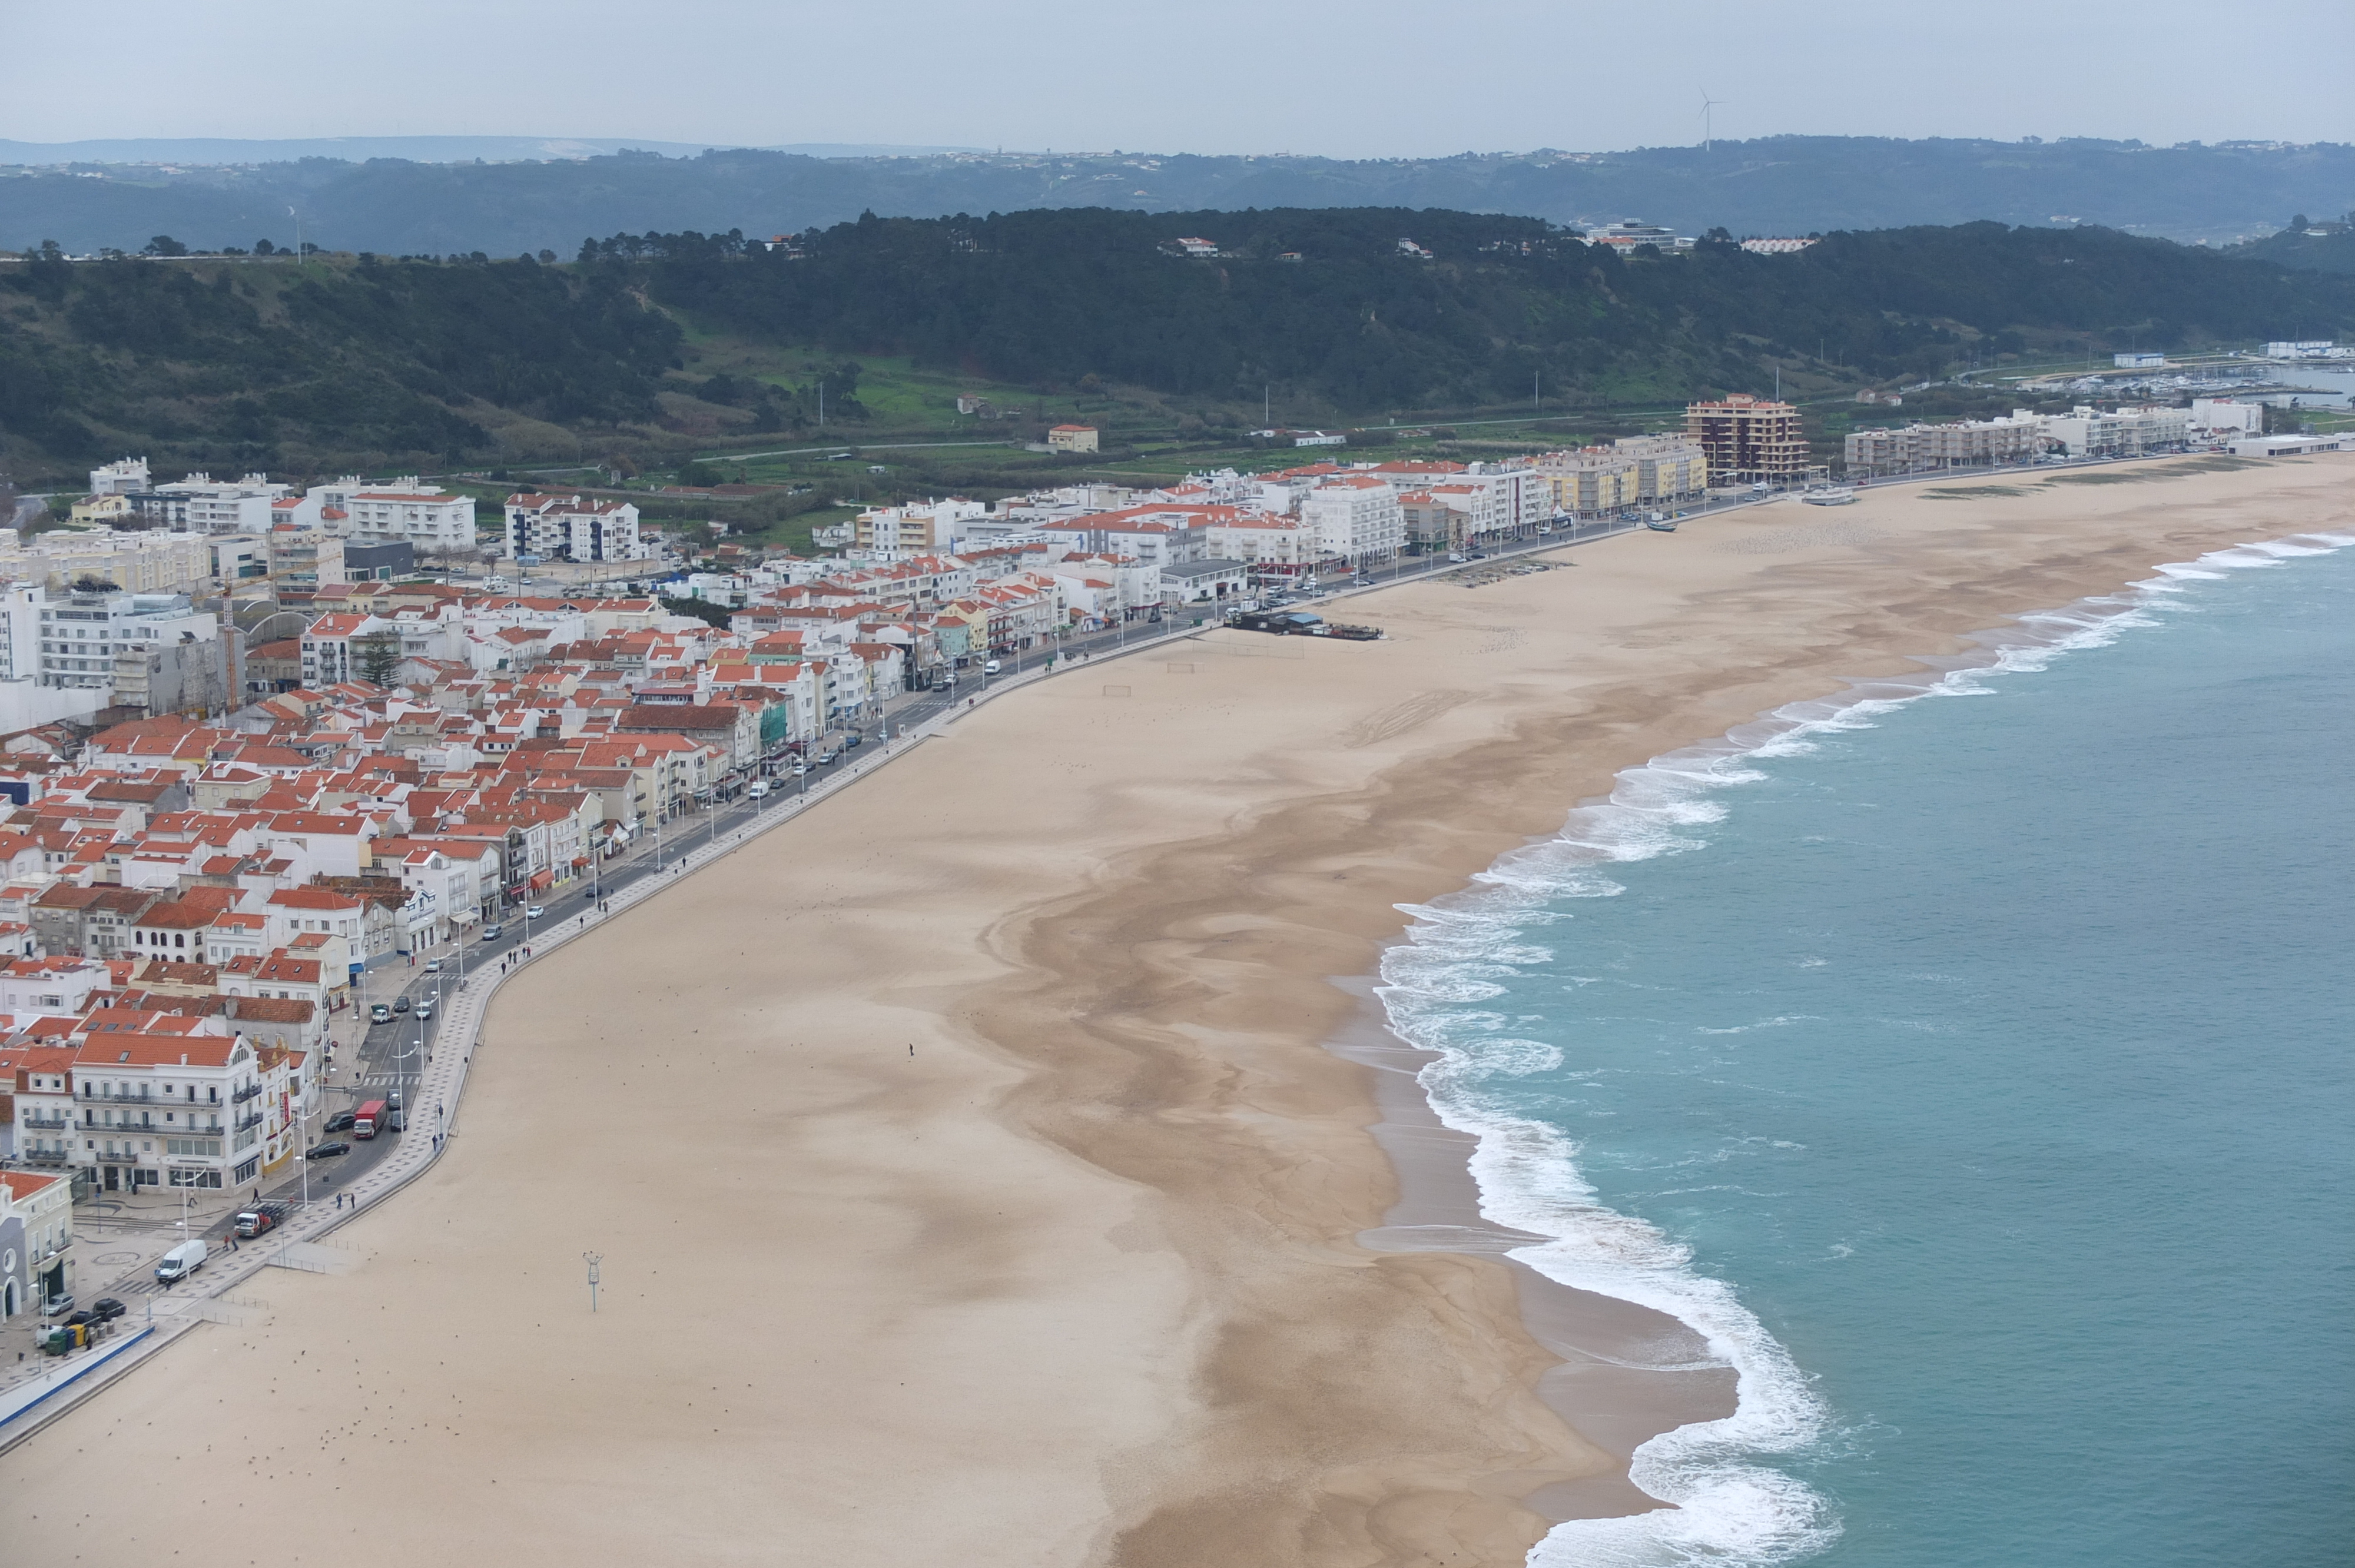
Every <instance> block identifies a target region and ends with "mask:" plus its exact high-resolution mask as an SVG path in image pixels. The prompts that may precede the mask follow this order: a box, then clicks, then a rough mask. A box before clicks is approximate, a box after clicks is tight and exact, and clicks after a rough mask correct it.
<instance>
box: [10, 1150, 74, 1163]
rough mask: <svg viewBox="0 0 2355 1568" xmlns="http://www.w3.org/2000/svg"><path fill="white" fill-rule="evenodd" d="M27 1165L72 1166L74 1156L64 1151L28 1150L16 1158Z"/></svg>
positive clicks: (68, 1151)
mask: <svg viewBox="0 0 2355 1568" xmlns="http://www.w3.org/2000/svg"><path fill="white" fill-rule="evenodd" d="M16 1158H17V1159H19V1160H23V1161H24V1162H25V1163H26V1164H27V1165H70V1164H72V1163H73V1154H72V1152H71V1151H70V1150H63V1149H28V1150H26V1151H25V1152H23V1153H22V1154H19V1155H18V1156H16Z"/></svg>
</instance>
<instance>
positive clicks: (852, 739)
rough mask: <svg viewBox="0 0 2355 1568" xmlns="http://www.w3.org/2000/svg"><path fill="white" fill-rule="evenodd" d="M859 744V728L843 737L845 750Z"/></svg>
mask: <svg viewBox="0 0 2355 1568" xmlns="http://www.w3.org/2000/svg"><path fill="white" fill-rule="evenodd" d="M858 744H859V741H858V731H857V730H853V731H851V732H850V733H849V734H848V735H846V736H843V737H842V749H843V750H845V751H848V750H849V749H850V748H851V747H854V746H857V745H858Z"/></svg>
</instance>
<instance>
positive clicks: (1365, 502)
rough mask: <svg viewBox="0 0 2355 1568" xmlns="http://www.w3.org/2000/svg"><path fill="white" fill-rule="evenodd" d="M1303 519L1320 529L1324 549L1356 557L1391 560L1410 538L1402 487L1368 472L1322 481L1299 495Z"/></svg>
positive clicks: (1329, 553) (1318, 534) (1356, 559)
mask: <svg viewBox="0 0 2355 1568" xmlns="http://www.w3.org/2000/svg"><path fill="white" fill-rule="evenodd" d="M1300 520H1301V522H1303V523H1305V524H1307V525H1308V526H1309V527H1310V528H1312V529H1314V530H1316V540H1317V544H1318V546H1319V547H1320V548H1321V549H1322V550H1323V551H1324V553H1325V554H1326V555H1327V556H1339V557H1340V558H1342V559H1343V560H1346V561H1349V562H1352V563H1355V562H1359V561H1386V560H1389V559H1390V558H1391V556H1395V555H1397V554H1398V553H1399V551H1400V549H1401V547H1403V546H1404V545H1405V544H1406V516H1405V514H1404V513H1403V512H1402V511H1401V509H1400V506H1399V493H1398V492H1397V491H1395V490H1393V489H1391V486H1390V485H1389V484H1388V483H1387V482H1384V481H1382V480H1379V479H1376V478H1373V477H1372V476H1371V475H1369V474H1348V475H1343V476H1339V477H1337V478H1334V479H1330V480H1327V482H1324V483H1323V484H1320V485H1318V486H1317V487H1316V489H1314V490H1312V491H1310V492H1309V493H1307V494H1305V495H1304V496H1302V497H1301V498H1300Z"/></svg>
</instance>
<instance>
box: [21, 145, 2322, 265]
mask: <svg viewBox="0 0 2355 1568" xmlns="http://www.w3.org/2000/svg"><path fill="white" fill-rule="evenodd" d="M416 140H417V142H418V143H425V142H432V143H435V145H434V146H432V147H422V146H420V147H417V148H415V149H413V150H412V152H411V153H410V155H409V156H407V157H403V158H395V157H382V156H377V157H370V158H368V159H367V160H366V161H356V160H355V157H354V153H355V151H356V148H355V147H354V146H353V145H352V144H347V143H301V144H293V143H288V144H276V143H252V144H250V147H251V149H252V157H251V161H250V162H249V163H246V164H227V163H222V162H219V160H221V159H224V158H227V157H229V156H230V155H231V154H232V152H233V150H234V148H235V146H236V145H237V144H235V143H208V144H206V145H205V147H203V148H200V149H196V150H197V151H201V152H203V153H205V154H206V157H207V162H206V163H205V164H203V165H202V166H198V165H197V164H169V166H166V164H168V160H165V159H163V158H162V157H160V155H159V156H155V157H149V156H146V155H145V154H142V153H141V151H140V149H141V147H142V146H143V145H144V144H140V143H112V144H98V143H91V144H87V145H89V146H91V147H92V148H93V149H95V150H102V151H108V152H110V153H111V155H112V160H113V161H110V162H103V163H93V164H79V165H76V166H74V167H72V168H65V167H60V166H58V165H57V164H55V162H54V159H55V155H56V153H57V151H58V150H57V149H49V150H48V151H45V152H40V153H38V154H29V153H28V154H20V155H22V156H24V157H26V158H27V159H35V158H36V157H37V163H28V164H26V165H23V166H20V167H18V168H16V169H15V170H14V171H8V170H0V248H11V247H13V248H18V249H23V248H29V247H31V246H33V245H35V244H37V243H38V242H39V241H40V240H42V239H55V240H57V241H58V242H59V244H61V245H62V246H64V247H65V248H66V249H67V250H68V251H69V252H74V253H90V252H95V251H97V250H98V249H101V248H104V247H112V248H115V249H123V250H136V249H139V248H140V247H141V246H143V245H144V244H145V243H146V242H147V241H148V240H149V239H150V238H153V237H154V236H155V235H158V234H164V235H170V236H172V237H173V238H176V239H177V240H179V241H181V242H182V243H185V244H187V245H189V246H192V247H194V248H196V249H205V250H212V249H220V248H222V247H224V246H230V245H236V246H244V247H250V246H251V245H252V244H253V242H254V241H255V240H256V239H257V238H268V239H270V240H271V241H272V243H273V244H275V245H280V246H284V245H291V244H293V242H294V239H295V235H294V222H293V218H291V217H289V215H288V211H287V209H288V208H289V207H293V208H295V209H297V210H298V211H299V212H300V213H301V214H302V222H303V228H304V238H305V239H309V240H313V241H315V242H317V243H318V244H321V245H323V246H325V247H327V248H328V249H339V250H347V251H361V250H368V251H374V252H376V253H378V254H380V255H389V256H403V255H432V256H445V255H450V254H453V253H455V254H458V255H466V254H470V253H472V252H474V251H477V250H479V251H482V252H484V253H485V255H489V256H495V257H496V256H514V255H517V254H518V253H521V252H524V251H538V250H542V249H550V250H554V251H556V252H557V253H559V255H570V254H571V252H572V251H573V250H574V249H576V248H577V247H578V246H579V245H580V243H581V239H582V238H584V237H586V236H590V235H605V234H613V233H616V232H621V231H628V232H633V233H643V232H646V231H649V230H655V231H661V232H677V231H680V230H686V229H695V230H699V231H702V232H706V233H711V232H720V233H724V232H726V231H727V230H729V229H731V228H734V229H741V230H743V231H744V232H745V233H747V234H761V235H767V234H791V233H797V232H800V231H802V230H805V229H809V228H823V227H825V226H826V225H829V224H834V223H839V222H844V221H847V220H849V219H851V218H855V217H858V215H859V214H860V213H862V212H873V213H876V214H879V215H880V216H883V217H945V216H948V215H950V214H954V213H960V212H964V213H988V212H1016V211H1025V210H1031V209H1036V208H1040V207H1114V208H1119V209H1125V210H1129V211H1136V212H1187V211H1200V210H1205V209H1218V210H1223V211H1235V210H1240V209H1242V208H1247V207H1409V208H1424V207H1438V208H1445V209H1449V210H1455V211H1466V212H1487V213H1504V214H1511V215H1516V216H1519V217H1539V218H1544V219H1547V220H1549V221H1550V222H1554V223H1564V224H1591V223H1597V222H1607V221H1610V220H1613V219H1617V218H1625V217H1640V218H1643V219H1646V220H1648V221H1651V222H1655V223H1660V224H1665V225H1668V226H1669V227H1671V228H1677V229H1679V230H1681V231H1682V232H1684V233H1687V234H1698V233H1700V231H1701V230H1703V229H1704V228H1711V227H1722V228H1727V229H1730V230H1732V232H1733V233H1735V234H1736V235H1747V234H1807V233H1816V232H1828V231H1830V230H1833V229H1859V228H1898V227H1904V226H1909V225H1923V224H1955V223H1964V222H1970V221H1974V220H1978V219H1991V220H1994V221H1998V222H2002V223H2006V224H2012V225H2021V224H2027V225H2038V226H2046V227H2068V226H2071V225H2073V224H2077V223H2086V224H2094V225H2099V226H2102V227H2105V228H2115V229H2118V230H2120V231H2122V232H2126V233H2134V234H2144V235H2154V236H2162V237H2166V238H2176V239H2180V240H2185V241H2206V242H2209V243H2212V244H2225V243H2229V242H2232V241H2234V240H2239V239H2244V238H2253V237H2256V236H2262V235H2266V234H2271V233H2273V232H2274V231H2275V230H2276V229H2278V228H2281V226H2282V225H2283V223H2284V222H2285V221H2286V219H2287V218H2288V217H2289V216H2290V215H2291V214H2293V213H2296V212H2339V211H2342V210H2344V209H2345V208H2347V207H2349V206H2350V205H2355V147H2350V146H2345V145H2340V144H2337V143H2318V144H2315V145H2310V146H2286V145H2275V144H2254V143H2224V144H2220V145H2213V146H2201V145H2187V146H2179V147H2149V146H2145V145H2143V144H2142V143H2133V142H2096V141H2062V142H2021V143H2009V142H1983V141H1961V140H1939V141H1918V142H1907V141H1896V140H1891V139H1886V138H1876V137H1855V136H1781V137H1770V138H1766V139H1764V140H1759V141H1751V142H1720V143H1716V144H1715V145H1714V146H1713V147H1710V148H1701V147H1650V148H1639V149H1636V150H1633V151H1627V152H1616V153H1557V152H1550V151H1549V152H1537V153H1529V154H1464V155H1462V156H1460V157H1451V158H1426V159H1399V160H1380V161H1359V162H1350V161H1345V160H1337V159H1327V158H1307V157H1288V156H1287V157H1196V156H1192V155H1189V154H1173V155H1159V154H1074V155H1069V156H1056V155H1047V154H1003V155H1000V154H922V155H908V156H900V155H894V156H837V155H830V154H837V153H842V152H847V151H851V150H850V149H838V148H830V149H803V150H799V151H794V150H786V151H778V150H766V151H761V150H712V151H704V152H699V153H696V154H694V155H692V156H684V157H666V156H664V155H662V154H663V153H664V152H665V151H676V150H678V149H676V148H655V149H652V150H640V151H634V152H623V151H615V152H612V153H605V152H602V151H600V150H599V149H600V148H601V146H603V147H610V146H612V145H613V144H612V143H602V144H600V143H581V142H562V141H559V140H553V139H541V140H534V139H529V138H484V139H474V140H478V141H480V142H481V143H484V144H485V145H488V146H490V148H491V150H490V152H488V153H483V154H471V155H469V156H468V159H467V161H464V162H453V161H441V160H446V159H449V158H452V157H454V156H456V155H458V154H459V152H460V148H459V147H458V146H450V145H442V143H443V142H445V141H446V142H452V143H466V142H467V141H468V140H469V139H432V138H420V139H416ZM398 144H400V145H410V143H398ZM157 145H159V146H160V145H165V144H157ZM168 145H170V146H176V147H183V148H185V147H186V144H184V143H170V144H168ZM298 146H299V147H300V148H302V149H304V153H303V155H302V156H300V157H297V158H293V159H292V160H288V159H285V158H284V157H283V156H282V154H283V153H285V152H288V151H293V150H295V149H296V148H297V147H298ZM314 150H315V151H316V152H319V153H325V154H332V155H314ZM584 152H596V153H597V154H598V155H594V156H582V155H580V154H582V153H584ZM816 153H825V154H829V155H824V156H818V155H812V154H816ZM94 155H95V154H94ZM5 156H6V154H5V148H0V162H5ZM473 156H482V157H484V158H485V162H482V163H479V164H478V163H475V162H473V161H472V157H473ZM502 156H504V157H506V158H507V159H509V160H516V159H545V158H553V159H556V160H557V161H552V162H539V161H499V159H500V158H501V157H502ZM273 158H275V159H277V160H278V161H272V159H273ZM429 160H432V161H429ZM8 175H13V177H5V176H8Z"/></svg>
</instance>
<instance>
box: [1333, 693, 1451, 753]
mask: <svg viewBox="0 0 2355 1568" xmlns="http://www.w3.org/2000/svg"><path fill="white" fill-rule="evenodd" d="M1471 695H1472V694H1471V693H1469V692H1454V691H1437V692H1419V693H1417V694H1415V695H1413V696H1412V697H1409V698H1407V699H1406V701H1404V702H1402V703H1392V704H1391V705H1390V706H1389V707H1386V708H1384V709H1382V710H1381V711H1380V712H1379V713H1374V714H1369V715H1366V716H1365V717H1364V718H1361V719H1359V721H1358V722H1357V723H1356V724H1353V725H1351V726H1349V727H1348V729H1346V730H1343V731H1342V732H1341V744H1342V745H1343V746H1346V747H1348V748H1349V749H1350V750H1352V751H1355V750H1357V749H1358V748H1359V747H1365V746H1378V745H1380V743H1381V742H1383V741H1385V740H1394V739H1396V738H1397V737H1398V736H1401V735H1404V734H1405V733H1406V732H1407V731H1409V730H1411V729H1413V728H1415V727H1416V726H1420V725H1426V724H1429V723H1430V722H1431V721H1432V720H1433V719H1435V718H1437V717H1438V716H1439V715H1442V714H1444V713H1445V712H1446V711H1447V710H1448V709H1450V708H1452V707H1455V705H1457V704H1459V703H1463V702H1466V701H1469V700H1470V698H1471Z"/></svg>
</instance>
